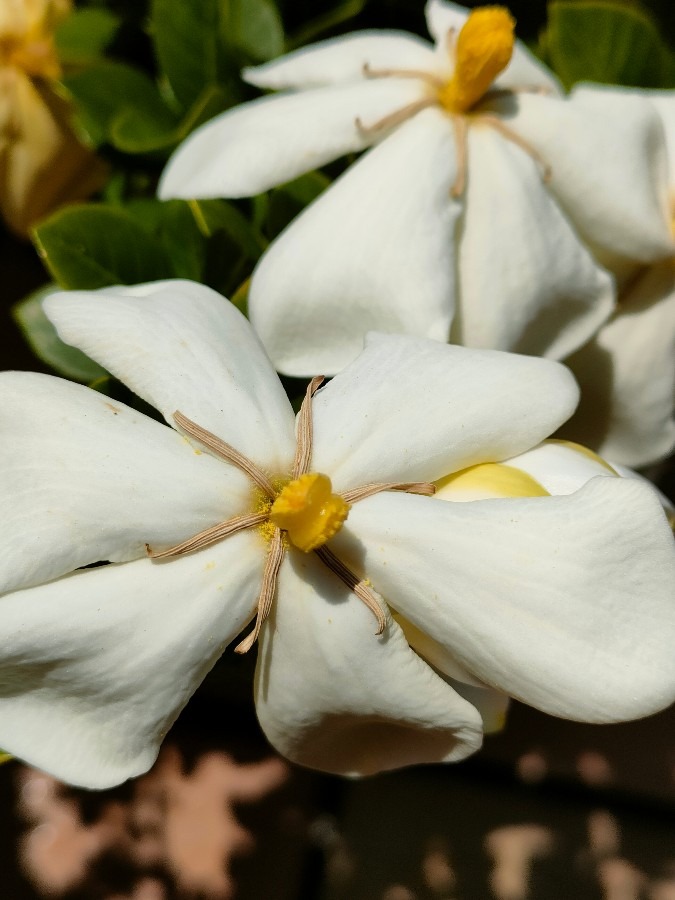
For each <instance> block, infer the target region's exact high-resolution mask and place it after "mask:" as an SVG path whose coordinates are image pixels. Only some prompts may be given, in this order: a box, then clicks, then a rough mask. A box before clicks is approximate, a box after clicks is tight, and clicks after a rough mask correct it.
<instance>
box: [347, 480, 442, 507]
mask: <svg viewBox="0 0 675 900" xmlns="http://www.w3.org/2000/svg"><path fill="white" fill-rule="evenodd" d="M382 491H403V492H405V493H406V494H419V495H420V496H422V497H433V496H434V494H435V493H436V485H434V484H431V482H429V481H388V482H382V483H379V482H373V483H372V484H363V485H361V487H357V488H351V490H349V491H343V492H342V493H341V494H340V496H341V497H342V499H343V500H344V501H345V503H358V502H359V500H365V499H366V497H372V496H373V495H374V494H379V493H381V492H382Z"/></svg>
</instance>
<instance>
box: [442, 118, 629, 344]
mask: <svg viewBox="0 0 675 900" xmlns="http://www.w3.org/2000/svg"><path fill="white" fill-rule="evenodd" d="M478 121H479V122H480V120H478ZM468 173H469V177H468V183H467V191H466V198H465V204H466V213H465V218H464V227H463V230H462V237H461V241H460V245H459V265H458V277H459V285H460V308H459V313H458V315H457V316H456V318H455V320H454V322H453V328H452V332H451V340H452V341H453V343H458V344H463V345H464V346H467V347H485V348H492V349H495V350H513V351H515V352H518V353H529V354H532V355H533V356H548V357H551V358H553V359H561V358H562V357H564V356H567V355H568V354H570V353H572V352H573V351H574V350H576V349H577V348H578V347H580V346H581V345H582V344H584V343H586V341H588V340H589V339H590V338H591V337H592V335H593V334H595V332H596V331H597V329H598V328H599V327H600V325H601V324H602V323H603V322H604V321H605V320H606V319H607V318H608V316H609V315H610V313H611V312H612V309H613V306H614V286H613V282H612V278H611V276H610V275H609V274H608V273H607V272H605V271H604V270H603V269H601V268H600V267H599V266H598V265H597V263H596V262H595V261H594V260H593V257H592V256H591V255H590V253H589V252H588V250H587V249H586V247H585V246H584V245H583V244H582V243H581V241H580V239H579V237H578V236H577V234H576V233H575V232H574V230H573V229H572V227H571V226H570V224H569V222H568V220H567V218H566V217H565V215H564V214H563V213H562V212H561V210H560V208H559V206H558V205H557V203H556V201H555V200H554V199H553V197H551V195H550V193H549V191H548V190H547V188H546V185H545V184H544V183H543V180H542V173H541V171H540V169H539V167H538V166H537V163H536V162H535V161H534V160H533V159H532V158H531V157H529V156H528V155H527V154H526V153H525V152H524V151H523V150H522V149H521V148H519V147H517V146H516V145H515V144H513V143H512V142H510V141H508V140H506V139H505V138H504V137H502V136H501V135H499V134H498V133H497V132H496V131H494V130H493V129H492V128H489V127H487V126H482V127H480V126H477V127H473V128H471V129H470V130H469V160H468Z"/></svg>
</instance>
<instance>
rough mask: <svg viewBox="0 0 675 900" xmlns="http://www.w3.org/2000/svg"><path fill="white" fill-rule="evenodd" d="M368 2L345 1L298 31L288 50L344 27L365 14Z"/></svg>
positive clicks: (288, 42) (302, 45)
mask: <svg viewBox="0 0 675 900" xmlns="http://www.w3.org/2000/svg"><path fill="white" fill-rule="evenodd" d="M366 2H367V0H345V2H344V3H339V4H338V5H337V6H334V7H333V8H332V9H329V10H328V11H327V12H324V13H322V14H321V15H318V16H317V17H316V18H314V19H311V20H310V21H309V22H307V23H305V24H304V25H303V26H302V27H301V28H300V29H299V30H298V31H296V32H295V33H294V34H292V35H291V37H290V38H289V39H288V41H287V46H286V49H287V50H295V48H296V47H304V45H305V44H311V43H312V42H313V41H316V40H318V39H319V38H320V37H321V36H322V35H323V34H324V33H325V32H327V31H330V30H331V29H333V28H336V27H337V26H338V25H344V23H345V22H348V21H349V20H350V19H353V18H354V17H355V16H358V15H359V13H361V12H363V10H364V8H365V5H366Z"/></svg>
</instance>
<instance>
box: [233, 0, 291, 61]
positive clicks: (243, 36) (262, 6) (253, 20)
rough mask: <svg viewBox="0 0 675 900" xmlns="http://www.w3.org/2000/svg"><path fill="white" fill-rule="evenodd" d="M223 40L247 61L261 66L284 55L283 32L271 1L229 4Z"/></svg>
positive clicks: (259, 0)
mask: <svg viewBox="0 0 675 900" xmlns="http://www.w3.org/2000/svg"><path fill="white" fill-rule="evenodd" d="M222 26H223V28H224V31H223V37H224V39H225V41H226V42H227V43H228V44H231V45H233V46H234V47H236V49H237V50H238V51H239V52H240V53H241V54H242V55H243V56H244V58H246V59H247V60H251V61H253V62H264V61H265V60H268V59H273V58H274V57H275V56H279V55H280V54H281V53H283V52H284V28H283V25H282V23H281V17H280V16H279V11H278V9H277V7H276V4H275V3H274V2H273V0H229V2H228V3H227V4H226V5H225V6H224V15H223V20H222Z"/></svg>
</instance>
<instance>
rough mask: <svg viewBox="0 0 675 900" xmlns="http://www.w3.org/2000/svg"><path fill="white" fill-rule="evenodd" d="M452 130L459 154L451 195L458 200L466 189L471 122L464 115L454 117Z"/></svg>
mask: <svg viewBox="0 0 675 900" xmlns="http://www.w3.org/2000/svg"><path fill="white" fill-rule="evenodd" d="M452 130H453V133H454V135H455V147H456V154H457V174H456V175H455V180H454V182H453V185H452V187H451V188H450V196H451V197H453V198H454V199H455V200H457V199H458V198H459V197H461V196H462V194H463V193H464V191H465V190H466V170H467V159H468V155H469V154H468V147H467V142H468V140H469V123H468V122H467V120H466V118H465V117H464V116H453V117H452Z"/></svg>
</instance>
